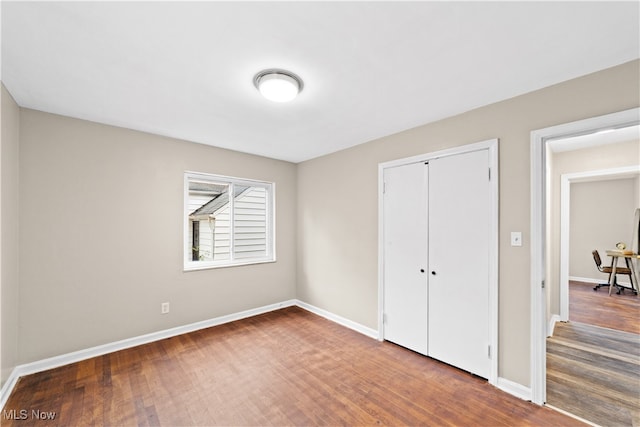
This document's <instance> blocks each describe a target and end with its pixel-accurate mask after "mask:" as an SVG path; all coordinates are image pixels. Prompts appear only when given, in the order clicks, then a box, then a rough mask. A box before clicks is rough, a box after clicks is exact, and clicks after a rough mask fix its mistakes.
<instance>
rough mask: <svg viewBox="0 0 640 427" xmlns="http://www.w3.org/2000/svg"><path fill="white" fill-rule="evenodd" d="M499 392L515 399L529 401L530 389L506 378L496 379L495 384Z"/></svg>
mask: <svg viewBox="0 0 640 427" xmlns="http://www.w3.org/2000/svg"><path fill="white" fill-rule="evenodd" d="M496 387H498V388H499V389H500V390H502V391H504V392H506V393H509V394H512V395H514V396H515V397H519V398H520V399H522V400H529V401H530V400H531V396H532V395H531V388H530V387H526V386H523V385H522V384H519V383H516V382H514V381H511V380H508V379H506V378H502V377H498V383H497V384H496Z"/></svg>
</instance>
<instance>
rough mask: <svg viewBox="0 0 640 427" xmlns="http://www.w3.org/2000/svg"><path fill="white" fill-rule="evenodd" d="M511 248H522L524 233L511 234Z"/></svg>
mask: <svg viewBox="0 0 640 427" xmlns="http://www.w3.org/2000/svg"><path fill="white" fill-rule="evenodd" d="M511 246H522V232H520V231H512V232H511Z"/></svg>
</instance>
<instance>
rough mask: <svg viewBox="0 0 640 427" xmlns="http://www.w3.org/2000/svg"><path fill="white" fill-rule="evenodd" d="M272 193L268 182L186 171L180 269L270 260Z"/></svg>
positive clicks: (272, 241) (273, 253)
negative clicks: (183, 241) (182, 257)
mask: <svg viewBox="0 0 640 427" xmlns="http://www.w3.org/2000/svg"><path fill="white" fill-rule="evenodd" d="M273 193H274V184H273V183H269V182H262V181H252V180H246V179H239V178H230V177H224V176H218V175H208V174H201V173H191V172H187V173H185V214H186V215H185V254H184V255H185V265H184V268H185V270H197V269H203V268H214V267H226V266H232V265H243V264H253V263H261V262H270V261H275V248H274V238H273V228H274V227H273V224H274V222H273V218H274V211H273V207H274V203H273V199H274V195H273ZM230 194H232V195H233V197H229V195H230Z"/></svg>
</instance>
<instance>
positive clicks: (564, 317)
mask: <svg viewBox="0 0 640 427" xmlns="http://www.w3.org/2000/svg"><path fill="white" fill-rule="evenodd" d="M638 174H640V166H625V167H619V168H610V169H599V170H593V171H584V172H575V173H565V174H562V175H560V321H562V322H567V321H569V238H570V234H569V229H570V225H571V222H570V218H571V184H573V183H575V182H592V181H601V180H605V179H617V178H629V177H633V176H637V175H638Z"/></svg>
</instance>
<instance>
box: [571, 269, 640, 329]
mask: <svg viewBox="0 0 640 427" xmlns="http://www.w3.org/2000/svg"><path fill="white" fill-rule="evenodd" d="M594 286H595V285H594V284H593V283H585V282H576V281H570V282H569V320H570V321H572V322H580V323H586V324H588V325H595V326H600V327H602V328H609V329H615V330H618V331H625V332H631V333H634V334H640V297H638V296H636V295H635V294H633V293H632V292H629V291H625V292H623V293H621V294H620V295H617V294H616V293H615V292H613V293H612V294H611V296H609V288H600V289H598V290H597V291H594V290H593V287H594Z"/></svg>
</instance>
